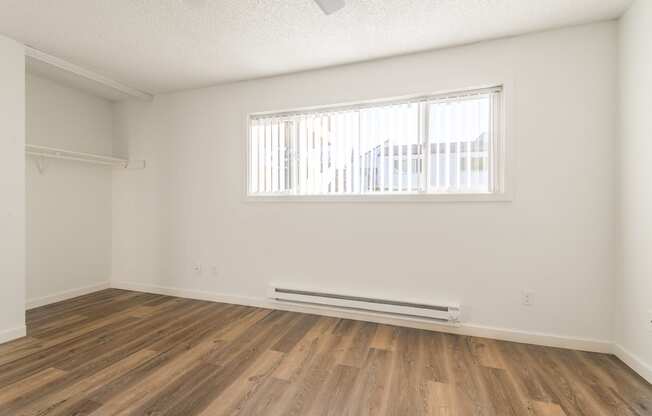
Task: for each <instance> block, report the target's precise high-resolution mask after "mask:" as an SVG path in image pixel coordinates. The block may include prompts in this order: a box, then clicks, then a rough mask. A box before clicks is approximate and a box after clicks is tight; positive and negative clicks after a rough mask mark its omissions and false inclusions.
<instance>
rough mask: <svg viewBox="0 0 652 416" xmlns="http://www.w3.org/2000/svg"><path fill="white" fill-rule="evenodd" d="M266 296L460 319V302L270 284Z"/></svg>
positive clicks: (436, 318) (454, 321)
mask: <svg viewBox="0 0 652 416" xmlns="http://www.w3.org/2000/svg"><path fill="white" fill-rule="evenodd" d="M268 297H269V298H271V299H274V300H277V301H280V302H288V303H302V304H313V305H321V306H329V307H336V308H346V309H358V310H364V311H371V312H379V313H385V314H392V315H402V316H407V317H412V318H414V317H417V318H428V319H433V320H436V321H442V322H450V323H459V320H460V307H459V305H432V304H427V303H422V302H405V301H399V300H390V299H379V298H369V297H361V296H352V295H344V294H337V293H330V292H314V291H308V290H300V289H292V288H287V287H281V286H275V285H271V286H270V287H269V290H268Z"/></svg>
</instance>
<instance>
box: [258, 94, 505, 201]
mask: <svg viewBox="0 0 652 416" xmlns="http://www.w3.org/2000/svg"><path fill="white" fill-rule="evenodd" d="M501 95H502V89H501V88H499V87H496V88H491V89H483V90H474V91H464V92H460V93H456V94H448V95H442V96H431V97H421V98H416V99H412V100H404V101H394V102H387V103H374V104H361V105H354V106H346V107H339V108H332V107H331V108H325V109H321V110H311V111H304V112H301V111H298V112H295V113H290V112H287V113H278V114H265V115H255V116H252V117H251V119H250V124H249V128H250V131H249V152H248V164H249V165H248V166H249V169H248V176H249V178H248V193H249V195H260V196H265V195H272V196H274V195H276V196H281V195H296V196H315V195H340V194H344V195H368V194H380V195H383V194H384V195H401V194H408V195H409V194H450V193H467V194H468V193H471V194H473V193H484V194H486V193H493V192H496V191H497V185H496V183H497V181H496V177H495V176H496V172H497V166H498V163H499V160H498V155H499V152H498V146H499V145H500V141H499V140H498V137H499V135H500V109H501Z"/></svg>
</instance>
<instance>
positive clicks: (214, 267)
mask: <svg viewBox="0 0 652 416" xmlns="http://www.w3.org/2000/svg"><path fill="white" fill-rule="evenodd" d="M211 272H212V273H213V276H217V275H219V274H220V273H219V271H218V270H217V266H215V265H213V267H211Z"/></svg>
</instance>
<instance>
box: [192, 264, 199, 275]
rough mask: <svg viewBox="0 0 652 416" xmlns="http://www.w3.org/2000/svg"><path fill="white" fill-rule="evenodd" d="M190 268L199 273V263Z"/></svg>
mask: <svg viewBox="0 0 652 416" xmlns="http://www.w3.org/2000/svg"><path fill="white" fill-rule="evenodd" d="M192 270H193V271H194V272H195V273H197V274H200V273H201V264H195V265H194V266H192Z"/></svg>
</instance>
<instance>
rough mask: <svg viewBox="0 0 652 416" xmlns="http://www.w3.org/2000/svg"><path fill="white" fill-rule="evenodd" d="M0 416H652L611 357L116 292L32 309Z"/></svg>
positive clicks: (4, 350) (0, 400)
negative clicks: (26, 333) (26, 334)
mask: <svg viewBox="0 0 652 416" xmlns="http://www.w3.org/2000/svg"><path fill="white" fill-rule="evenodd" d="M27 322H28V336H27V337H26V338H22V339H19V340H16V341H12V342H10V343H6V344H3V345H0V415H2V416H4V415H10V416H18V415H41V416H46V415H47V416H54V415H57V416H60V415H66V416H69V415H78V416H81V415H94V416H96V415H102V416H104V415H150V416H154V415H156V416H159V415H182V416H191V415H204V416H207V415H209V416H212V415H297V416H299V415H334V416H341V415H380V416H382V415H397V416H398V415H400V416H412V415H447V416H452V415H455V416H456V415H499V416H503V415H541V416H561V415H566V416H571V415H587V416H595V415H652V386H650V384H648V383H647V382H646V381H645V380H643V379H642V378H641V377H639V376H638V375H636V374H635V373H634V372H633V371H631V370H630V369H629V368H628V367H627V366H625V365H624V364H623V363H622V362H620V361H619V360H618V359H617V358H615V357H613V356H610V355H605V354H596V353H586V352H578V351H571V350H563V349H556V348H548V347H540V346H533V345H526V344H516V343H511V342H502V341H494V340H489V339H482V338H474V337H467V336H458V335H450V334H444V333H438V332H430V331H424V330H418V329H409V328H400V327H393V326H387V325H380V324H374V323H367V322H360V321H352V320H346V319H337V318H329V317H320V316H315V315H306V314H300V313H293V312H282V311H273V310H267V309H259V308H252V307H245V306H238V305H229V304H222V303H212V302H204V301H197V300H189V299H181V298H174V297H169V296H161V295H153V294H146V293H137V292H130V291H125V290H117V289H108V290H103V291H100V292H96V293H93V294H90V295H86V296H82V297H78V298H75V299H71V300H68V301H64V302H60V303H56V304H52V305H48V306H45V307H41V308H36V309H32V310H30V311H28V312H27Z"/></svg>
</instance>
